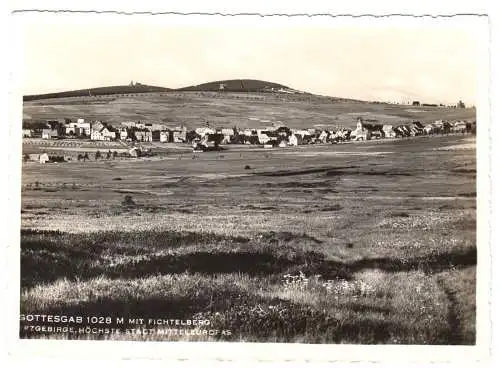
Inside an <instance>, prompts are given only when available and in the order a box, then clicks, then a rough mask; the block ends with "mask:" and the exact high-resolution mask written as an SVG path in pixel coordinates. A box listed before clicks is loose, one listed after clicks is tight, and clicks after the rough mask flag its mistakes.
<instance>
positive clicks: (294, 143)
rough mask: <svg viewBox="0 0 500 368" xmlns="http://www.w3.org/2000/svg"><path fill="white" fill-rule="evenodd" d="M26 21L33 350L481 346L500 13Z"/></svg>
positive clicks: (24, 266)
mask: <svg viewBox="0 0 500 368" xmlns="http://www.w3.org/2000/svg"><path fill="white" fill-rule="evenodd" d="M16 16H17V17H18V18H19V19H18V28H17V29H18V31H19V38H18V39H19V42H20V50H21V53H22V60H20V63H19V74H20V77H21V82H20V87H19V91H20V93H21V96H20V98H22V121H18V122H16V124H17V125H15V124H13V126H16V127H17V128H19V134H18V135H16V137H18V139H19V140H21V141H22V143H20V147H21V149H22V153H21V154H20V160H19V161H20V162H19V166H20V167H21V183H20V195H21V205H20V214H18V215H17V216H20V230H19V231H20V250H19V262H20V270H19V278H20V279H19V321H18V336H19V338H20V339H21V340H65V341H69V340H86V341H88V340H92V341H115V342H116V341H120V342H124V341H128V342H130V341H134V342H144V344H148V343H151V342H163V343H169V342H183V343H200V342H210V343H231V344H237V343H245V344H252V343H271V344H277V345H278V344H288V345H292V344H293V345H296V346H303V345H307V346H314V345H323V346H326V345H330V346H332V345H336V346H338V345H361V346H364V345H367V346H368V345H391V346H392V345H400V346H408V345H412V346H421V345H424V346H443V345H446V346H452V345H454V346H456V345H459V346H469V347H474V346H476V345H477V343H478V338H479V336H478V333H479V332H478V331H479V330H478V324H479V323H481V322H480V321H481V318H479V316H478V310H479V309H480V307H479V304H480V303H481V300H482V299H481V298H479V296H478V292H477V290H478V288H480V283H479V282H478V280H479V278H478V274H479V269H480V268H481V267H478V265H479V266H481V262H482V261H484V260H486V262H485V266H484V267H485V268H484V269H483V270H487V269H488V267H489V265H486V263H488V264H489V260H488V254H487V253H488V252H489V250H488V247H489V244H488V239H487V237H485V233H486V232H485V231H484V229H486V227H487V226H488V225H487V219H486V218H485V217H484V212H483V215H481V214H480V212H481V211H480V210H481V206H483V209H484V200H483V201H482V202H481V198H486V197H484V196H485V195H487V193H486V192H485V191H482V190H481V188H482V187H481V186H480V185H478V181H479V176H480V175H483V177H484V175H486V176H487V175H488V174H487V172H486V171H485V170H487V167H486V166H480V165H479V164H478V157H480V156H481V155H480V154H479V153H478V151H479V150H480V145H479V144H478V141H479V139H480V135H481V132H483V133H484V134H483V137H486V136H487V134H488V133H487V132H486V130H487V129H488V124H489V121H488V116H485V115H484V114H481V108H482V107H484V98H485V96H486V97H487V93H488V92H487V90H486V89H484V90H481V88H482V85H481V83H480V82H481V78H482V77H481V73H486V70H485V69H483V68H484V65H487V64H485V60H486V58H487V54H486V53H485V50H486V48H485V46H484V45H485V44H486V43H487V40H488V34H487V32H488V31H487V17H484V16H483V17H481V16H462V17H455V18H450V17H448V18H439V17H427V18H426V17H423V18H411V17H404V16H393V17H384V18H370V17H360V18H353V17H338V18H329V17H318V19H312V18H311V17H308V18H307V19H304V20H300V19H294V18H293V17H291V18H284V17H274V18H273V17H267V18H266V17H260V18H259V17H257V18H259V19H257V21H255V16H251V15H246V16H244V15H242V16H240V17H230V19H228V17H222V16H217V15H205V16H203V15H197V16H196V15H170V16H166V15H165V16H155V17H154V18H153V17H148V16H145V15H120V14H92V15H90V14H70V13H68V14H57V15H56V14H51V13H46V14H34V13H30V12H26V13H25V14H17V15H16ZM21 125H22V132H21ZM17 128H16V129H17ZM486 139H487V138H486ZM483 157H484V154H483ZM481 173H482V174H481ZM481 229H483V231H481ZM16 231H17V230H16ZM480 254H486V258H485V257H481V256H480ZM483 281H484V282H488V280H486V279H485V278H483ZM483 290H484V288H483ZM230 347H231V345H229V349H230Z"/></svg>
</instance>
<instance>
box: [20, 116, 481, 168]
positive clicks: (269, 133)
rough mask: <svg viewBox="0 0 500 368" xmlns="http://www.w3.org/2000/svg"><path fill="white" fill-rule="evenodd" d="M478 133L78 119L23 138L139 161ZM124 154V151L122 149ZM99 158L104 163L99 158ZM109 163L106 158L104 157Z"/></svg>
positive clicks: (472, 127)
mask: <svg viewBox="0 0 500 368" xmlns="http://www.w3.org/2000/svg"><path fill="white" fill-rule="evenodd" d="M475 131H476V122H475V121H465V120H459V121H444V120H437V121H433V122H427V123H422V122H420V121H413V122H411V123H406V124H400V125H389V124H380V123H378V121H376V120H371V119H363V118H361V117H360V118H358V119H357V125H356V129H354V130H351V129H347V128H344V127H338V129H336V130H321V129H316V128H309V129H290V128H288V127H287V126H286V125H284V124H273V126H271V127H267V128H264V129H249V128H246V129H238V128H236V127H232V128H228V127H217V128H214V127H212V126H211V125H210V123H209V122H206V123H205V124H204V125H202V126H200V127H198V128H196V129H193V130H188V129H187V128H186V127H185V126H178V127H175V128H171V127H168V126H166V125H165V124H161V123H154V122H141V121H137V122H122V123H121V125H120V126H119V127H114V126H112V125H111V124H108V123H106V122H102V121H86V120H85V119H83V118H78V119H76V121H73V120H72V119H68V118H65V119H55V120H47V121H42V122H40V121H38V122H30V121H25V122H23V130H22V136H23V138H25V139H26V140H29V139H33V138H35V139H36V138H38V139H42V140H62V139H64V140H75V141H85V140H87V141H89V140H90V141H103V142H112V141H117V142H119V143H120V144H121V145H123V147H125V148H127V150H128V152H122V153H121V157H139V156H141V155H148V154H149V155H151V150H150V149H149V150H147V151H145V150H144V149H143V148H141V143H147V142H158V143H178V144H190V145H192V147H193V151H194V152H204V151H214V150H215V151H216V150H219V149H221V146H222V145H229V144H233V145H236V144H240V145H241V144H243V145H257V146H262V147H264V148H275V147H280V148H284V147H287V146H298V145H308V144H328V143H332V144H333V143H341V142H348V141H368V140H373V139H385V138H404V137H415V136H421V135H434V134H450V133H463V134H465V133H472V134H474V133H475ZM122 151H123V149H122ZM97 155H98V156H97V157H96V159H98V158H101V154H100V153H98V154H97ZM116 156H117V152H116V151H114V152H111V151H109V152H108V153H107V155H106V158H107V159H110V158H115V157H116ZM76 158H77V160H78V161H80V160H86V159H88V155H83V154H82V155H79V156H78V157H76ZM103 158H104V157H103ZM24 161H39V162H41V163H45V162H51V161H52V162H61V161H66V160H65V159H64V157H63V156H62V157H61V156H52V157H51V156H50V155H48V154H47V153H45V154H43V153H42V154H38V155H36V154H32V155H25V157H24Z"/></svg>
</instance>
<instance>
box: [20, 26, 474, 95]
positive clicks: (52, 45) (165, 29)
mask: <svg viewBox="0 0 500 368" xmlns="http://www.w3.org/2000/svg"><path fill="white" fill-rule="evenodd" d="M22 29H23V35H22V42H23V45H24V47H23V51H24V58H23V60H24V63H23V67H22V77H23V88H22V90H23V93H24V94H36V93H47V92H57V91H65V90H71V89H81V88H91V87H101V86H109V85H122V84H128V83H129V82H130V81H131V80H134V81H138V82H140V83H143V84H150V85H156V86H162V87H170V88H178V87H184V86H189V85H194V84H200V83H204V82H209V81H215V80H222V79H233V78H238V79H239V78H251V79H261V80H266V81H269V82H276V83H282V84H285V85H287V86H289V87H291V88H296V89H299V90H304V91H307V92H311V93H317V94H322V95H329V96H336V97H346V98H357V99H364V100H384V101H388V100H391V101H394V100H395V101H398V102H401V101H402V100H403V99H418V100H420V101H422V102H429V103H456V102H457V101H458V100H459V99H461V100H463V101H465V102H466V103H467V104H475V102H476V92H477V91H476V89H477V88H476V71H477V69H478V55H479V53H478V51H479V50H478V35H477V33H475V32H473V30H472V29H471V27H462V28H460V27H443V26H440V27H433V28H429V27H418V26H416V27H394V26H391V24H390V23H389V22H388V23H387V27H373V28H371V27H353V26H350V27H347V26H345V27H335V28H332V27H315V28H313V27H310V26H309V27H299V26H294V27H286V26H285V27H274V28H270V27H268V26H264V27H227V26H226V27H218V28H215V27H214V26H210V27H206V26H203V27H193V26H185V25H184V26H174V25H169V24H168V23H163V24H162V23H158V22H156V23H151V24H145V23H144V22H143V23H140V24H139V23H133V22H129V23H128V24H127V23H124V22H121V23H116V24H115V23H112V24H108V23H105V22H99V23H89V22H87V23H85V22H75V23H74V24H73V23H67V24H61V23H55V24H43V25H42V24H37V23H28V25H25V26H23V28H22Z"/></svg>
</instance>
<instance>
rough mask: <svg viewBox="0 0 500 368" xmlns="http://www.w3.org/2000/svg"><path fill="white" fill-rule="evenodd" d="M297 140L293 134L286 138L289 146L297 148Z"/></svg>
mask: <svg viewBox="0 0 500 368" xmlns="http://www.w3.org/2000/svg"><path fill="white" fill-rule="evenodd" d="M298 143H299V142H298V139H297V136H296V135H295V134H292V135H290V137H288V144H289V145H290V146H297V145H298Z"/></svg>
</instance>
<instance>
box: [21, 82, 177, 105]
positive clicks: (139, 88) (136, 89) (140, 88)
mask: <svg viewBox="0 0 500 368" xmlns="http://www.w3.org/2000/svg"><path fill="white" fill-rule="evenodd" d="M171 90H172V89H170V88H165V87H157V86H148V85H147V84H141V83H136V84H135V85H124V86H110V87H97V88H87V89H77V90H74V91H65V92H55V93H45V94H40V95H27V96H23V101H33V100H42V99H48V98H64V97H81V96H105V95H116V94H128V93H147V92H166V91H171Z"/></svg>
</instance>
